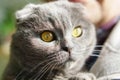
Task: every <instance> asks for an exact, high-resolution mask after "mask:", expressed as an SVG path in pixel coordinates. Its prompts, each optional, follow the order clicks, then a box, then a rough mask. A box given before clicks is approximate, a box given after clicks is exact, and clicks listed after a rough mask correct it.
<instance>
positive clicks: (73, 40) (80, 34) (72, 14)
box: [11, 1, 96, 69]
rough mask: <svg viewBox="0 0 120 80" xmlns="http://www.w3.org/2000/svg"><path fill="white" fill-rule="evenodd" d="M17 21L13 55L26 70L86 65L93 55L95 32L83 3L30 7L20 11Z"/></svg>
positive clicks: (55, 3) (33, 5) (59, 3)
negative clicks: (74, 64) (85, 14)
mask: <svg viewBox="0 0 120 80" xmlns="http://www.w3.org/2000/svg"><path fill="white" fill-rule="evenodd" d="M16 19H17V22H16V26H17V30H16V32H15V34H14V35H13V40H12V48H11V53H12V54H11V55H13V58H14V60H16V61H17V62H18V63H19V64H20V66H21V67H24V68H25V69H30V68H33V67H35V66H37V65H38V66H41V65H45V64H47V65H48V66H51V65H52V66H55V65H57V66H58V65H62V64H65V63H66V62H73V63H74V62H81V63H79V64H78V65H83V62H85V60H86V59H87V58H88V56H90V55H91V53H92V50H93V48H94V45H95V42H96V39H95V29H94V26H93V25H92V24H91V23H90V22H89V21H88V20H87V19H86V18H85V17H84V8H83V6H82V5H81V4H79V3H70V2H67V1H57V2H51V3H47V4H42V5H40V4H38V5H35V4H29V5H27V6H26V7H25V8H23V9H22V10H19V11H17V13H16ZM42 63H43V64H42Z"/></svg>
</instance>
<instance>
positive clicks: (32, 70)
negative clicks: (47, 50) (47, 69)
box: [22, 58, 54, 80]
mask: <svg viewBox="0 0 120 80" xmlns="http://www.w3.org/2000/svg"><path fill="white" fill-rule="evenodd" d="M51 60H54V58H51V59H47V60H45V61H43V62H41V63H38V64H37V65H36V66H35V67H33V68H32V69H31V70H30V71H29V72H28V73H27V74H26V75H24V77H23V78H22V79H23V80H24V79H25V78H26V77H27V76H29V75H30V74H31V73H32V72H34V70H35V69H37V68H38V67H39V66H40V65H42V64H44V63H46V62H49V61H51Z"/></svg>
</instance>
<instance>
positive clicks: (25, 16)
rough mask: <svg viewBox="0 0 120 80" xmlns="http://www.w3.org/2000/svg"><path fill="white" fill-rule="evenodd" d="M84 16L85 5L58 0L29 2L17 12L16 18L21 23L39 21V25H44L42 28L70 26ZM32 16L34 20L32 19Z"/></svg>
mask: <svg viewBox="0 0 120 80" xmlns="http://www.w3.org/2000/svg"><path fill="white" fill-rule="evenodd" d="M82 17H83V7H82V6H81V5H80V4H75V3H70V2H68V1H60V2H59V1H56V2H51V3H46V4H42V5H41V4H37V5H35V4H28V5H27V6H25V8H23V9H22V10H19V11H17V12H16V19H18V21H20V22H21V23H22V22H25V23H27V24H30V23H32V24H33V23H37V24H38V25H37V27H39V28H40V27H42V29H43V28H69V27H72V24H74V23H76V22H77V21H79V20H80V19H81V18H82ZM31 18H32V20H34V21H31ZM29 21H30V22H29ZM68 26H69V27H68Z"/></svg>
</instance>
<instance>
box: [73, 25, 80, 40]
mask: <svg viewBox="0 0 120 80" xmlns="http://www.w3.org/2000/svg"><path fill="white" fill-rule="evenodd" d="M81 35H82V28H81V26H77V27H75V28H74V29H73V31H72V36H73V37H75V38H77V37H80V36H81Z"/></svg>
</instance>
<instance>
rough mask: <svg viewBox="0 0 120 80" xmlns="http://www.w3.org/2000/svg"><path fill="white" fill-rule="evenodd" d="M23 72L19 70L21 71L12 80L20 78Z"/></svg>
mask: <svg viewBox="0 0 120 80" xmlns="http://www.w3.org/2000/svg"><path fill="white" fill-rule="evenodd" d="M23 72H24V70H21V71H20V72H19V73H18V74H17V76H16V77H15V79H13V80H17V78H19V76H20V75H21V74H22V73H23Z"/></svg>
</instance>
